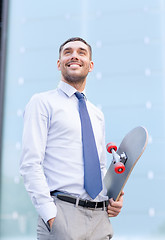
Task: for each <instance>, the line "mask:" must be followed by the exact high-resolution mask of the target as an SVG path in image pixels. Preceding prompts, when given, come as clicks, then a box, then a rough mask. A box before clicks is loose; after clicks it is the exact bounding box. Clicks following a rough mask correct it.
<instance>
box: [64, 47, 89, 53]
mask: <svg viewBox="0 0 165 240" xmlns="http://www.w3.org/2000/svg"><path fill="white" fill-rule="evenodd" d="M72 49H73V48H71V47H67V48H65V49H64V50H63V52H66V51H68V50H72ZM78 49H79V50H81V51H84V52H87V50H86V49H85V48H82V47H80V48H78Z"/></svg>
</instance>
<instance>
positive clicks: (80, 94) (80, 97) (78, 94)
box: [75, 92, 85, 100]
mask: <svg viewBox="0 0 165 240" xmlns="http://www.w3.org/2000/svg"><path fill="white" fill-rule="evenodd" d="M75 95H76V97H77V98H78V100H80V99H84V96H85V95H84V94H83V93H80V92H75Z"/></svg>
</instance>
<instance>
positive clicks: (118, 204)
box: [108, 197, 123, 208]
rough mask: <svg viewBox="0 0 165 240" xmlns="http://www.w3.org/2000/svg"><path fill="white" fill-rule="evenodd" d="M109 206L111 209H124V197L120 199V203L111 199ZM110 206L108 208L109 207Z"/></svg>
mask: <svg viewBox="0 0 165 240" xmlns="http://www.w3.org/2000/svg"><path fill="white" fill-rule="evenodd" d="M109 203H110V204H109V205H110V206H111V207H114V208H122V206H123V197H121V198H120V200H119V201H117V202H116V201H114V200H113V199H112V198H111V199H109ZM109 205H108V206H109Z"/></svg>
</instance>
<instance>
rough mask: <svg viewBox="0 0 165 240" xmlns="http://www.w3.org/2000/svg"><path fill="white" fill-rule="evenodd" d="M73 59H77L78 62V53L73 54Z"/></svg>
mask: <svg viewBox="0 0 165 240" xmlns="http://www.w3.org/2000/svg"><path fill="white" fill-rule="evenodd" d="M71 59H76V60H78V53H77V52H76V51H73V52H72V56H71Z"/></svg>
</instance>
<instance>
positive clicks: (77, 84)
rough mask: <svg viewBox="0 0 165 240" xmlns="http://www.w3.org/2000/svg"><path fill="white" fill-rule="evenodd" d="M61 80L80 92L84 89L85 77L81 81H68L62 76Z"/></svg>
mask: <svg viewBox="0 0 165 240" xmlns="http://www.w3.org/2000/svg"><path fill="white" fill-rule="evenodd" d="M61 80H62V81H63V82H65V83H67V84H69V85H70V86H72V87H74V88H75V89H76V90H77V91H79V92H82V91H84V89H85V85H86V79H85V80H84V81H82V82H68V81H66V80H65V79H64V78H62V79H61Z"/></svg>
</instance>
